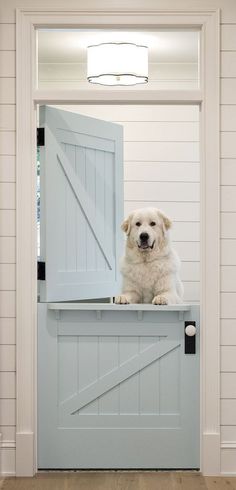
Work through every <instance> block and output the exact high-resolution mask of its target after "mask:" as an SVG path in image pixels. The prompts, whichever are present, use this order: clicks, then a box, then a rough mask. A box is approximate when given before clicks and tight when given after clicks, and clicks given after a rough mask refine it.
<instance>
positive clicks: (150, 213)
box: [115, 208, 183, 305]
mask: <svg viewBox="0 0 236 490" xmlns="http://www.w3.org/2000/svg"><path fill="white" fill-rule="evenodd" d="M170 227H171V221H170V219H169V218H168V217H167V216H165V215H164V214H163V213H162V212H161V211H160V210H159V209H156V208H143V209H137V210H136V211H134V212H133V213H131V214H130V215H129V216H128V218H127V219H126V220H125V221H124V222H123V223H122V225H121V228H122V230H123V231H124V232H125V233H126V234H127V240H126V251H125V255H124V257H123V258H122V260H121V273H122V275H123V287H122V294H121V295H120V296H117V297H116V299H115V302H116V303H119V304H126V303H153V304H154V305H166V304H176V303H182V302H183V285H182V283H181V280H180V278H179V269H180V260H179V257H178V256H177V254H176V252H175V251H174V250H173V248H172V246H171V240H170V236H169V229H170ZM141 233H148V236H149V238H148V241H147V242H146V244H145V246H143V244H142V240H141V239H140V235H141Z"/></svg>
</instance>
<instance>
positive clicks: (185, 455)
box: [38, 303, 200, 469]
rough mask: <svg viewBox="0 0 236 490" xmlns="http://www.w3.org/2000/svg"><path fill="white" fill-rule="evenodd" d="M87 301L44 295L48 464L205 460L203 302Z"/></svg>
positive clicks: (41, 353)
mask: <svg viewBox="0 0 236 490" xmlns="http://www.w3.org/2000/svg"><path fill="white" fill-rule="evenodd" d="M59 306H60V305H59ZM71 306H74V305H71ZM86 306H87V305H80V309H77V310H73V309H71V310H69V309H61V310H55V307H56V305H55V304H53V305H47V304H43V303H41V304H39V323H38V325H39V327H38V362H39V366H38V377H39V379H38V401H39V406H38V458H39V468H45V469H46V468H166V469H168V468H198V467H199V435H200V431H199V307H198V306H191V305H188V308H187V309H186V310H185V311H184V310H182V311H180V310H179V306H177V307H176V311H175V310H174V309H173V308H172V309H169V310H168V307H167V309H166V310H164V309H161V310H159V311H158V310H155V309H154V310H153V309H152V308H151V309H150V311H148V310H146V311H143V312H142V315H143V316H142V318H140V310H138V311H136V310H135V305H133V309H130V310H128V309H126V310H125V309H124V310H123V309H122V308H120V309H118V310H117V309H116V308H115V309H114V310H113V311H112V308H109V309H106V307H107V306H108V305H102V304H101V305H99V308H100V310H99V311H100V313H101V314H99V315H98V314H97V310H96V309H92V310H87V309H86ZM137 306H141V305H137ZM144 306H145V305H144ZM103 307H104V309H103ZM50 308H54V309H50ZM67 308H68V305H67ZM83 308H84V309H83ZM180 313H181V315H180ZM185 320H194V321H196V322H197V337H196V343H197V352H196V354H195V355H186V354H185V353H184V321H185Z"/></svg>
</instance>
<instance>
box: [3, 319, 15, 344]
mask: <svg viewBox="0 0 236 490" xmlns="http://www.w3.org/2000/svg"><path fill="white" fill-rule="evenodd" d="M15 323H16V322H15V318H6V317H5V318H0V344H15V343H16V335H15V329H16V328H15Z"/></svg>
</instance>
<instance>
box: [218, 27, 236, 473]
mask: <svg viewBox="0 0 236 490" xmlns="http://www.w3.org/2000/svg"><path fill="white" fill-rule="evenodd" d="M221 50H222V52H221V77H222V78H221V104H222V105H221V317H222V319H221V399H222V400H221V424H222V427H221V442H222V450H221V469H222V471H223V472H234V473H235V472H236V417H235V413H236V404H235V403H236V362H235V358H236V308H235V301H236V294H235V293H236V228H235V225H236V143H235V141H236V68H235V66H236V65H235V60H236V24H235V23H234V24H233V23H230V24H227V25H222V26H221Z"/></svg>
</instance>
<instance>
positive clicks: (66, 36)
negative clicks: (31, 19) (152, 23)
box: [38, 29, 199, 63]
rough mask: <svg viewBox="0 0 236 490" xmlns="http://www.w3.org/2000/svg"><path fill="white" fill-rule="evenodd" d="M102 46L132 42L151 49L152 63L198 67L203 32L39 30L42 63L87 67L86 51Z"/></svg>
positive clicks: (39, 49) (39, 48) (39, 51)
mask: <svg viewBox="0 0 236 490" xmlns="http://www.w3.org/2000/svg"><path fill="white" fill-rule="evenodd" d="M101 42H132V43H136V44H142V45H145V46H148V48H149V62H151V63H196V62H197V60H198V44H199V32H196V31H186V30H185V31H183V30H182V31H180V30H179V31H171V32H170V31H167V30H162V31H158V32H154V31H142V32H141V31H140V32H138V31H122V30H119V31H117V30H116V31H115V30H114V31H108V30H72V29H70V30H61V29H57V30H47V29H45V30H39V31H38V59H39V63H86V48H87V46H89V45H90V44H99V43H101Z"/></svg>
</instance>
